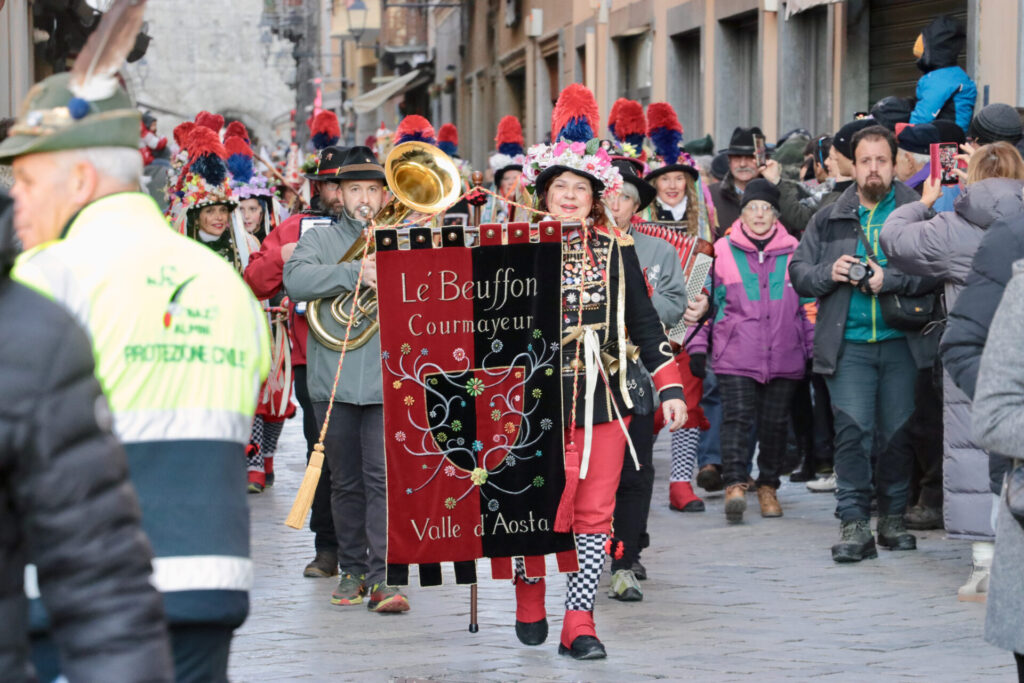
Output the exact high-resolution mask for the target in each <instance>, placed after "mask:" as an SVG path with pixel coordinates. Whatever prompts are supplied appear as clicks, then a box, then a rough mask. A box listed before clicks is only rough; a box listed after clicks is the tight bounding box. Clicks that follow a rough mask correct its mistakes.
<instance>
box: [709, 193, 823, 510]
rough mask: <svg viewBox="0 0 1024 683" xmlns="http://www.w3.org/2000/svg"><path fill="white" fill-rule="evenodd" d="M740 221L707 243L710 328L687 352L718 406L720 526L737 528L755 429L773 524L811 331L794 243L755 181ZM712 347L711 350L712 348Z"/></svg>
mask: <svg viewBox="0 0 1024 683" xmlns="http://www.w3.org/2000/svg"><path fill="white" fill-rule="evenodd" d="M740 207H741V208H740V217H739V218H737V219H736V222H735V223H733V224H732V227H731V229H730V230H729V234H727V235H726V236H725V237H722V238H721V239H719V240H717V241H716V242H715V265H714V271H713V277H712V280H713V283H714V295H713V296H714V307H715V311H716V312H717V313H716V315H715V317H714V320H713V321H710V322H709V323H708V324H707V325H705V326H704V327H702V328H701V330H700V332H698V333H697V336H696V337H694V340H693V342H691V344H690V346H689V351H690V354H691V356H690V363H691V367H694V368H695V370H694V374H695V375H697V376H698V377H700V376H703V371H704V368H705V362H706V354H707V353H708V352H709V351H708V346H709V344H710V346H711V350H710V353H711V367H712V369H714V372H715V375H716V377H717V378H718V388H719V391H720V392H721V396H722V437H721V439H722V470H723V471H722V474H723V477H724V479H725V487H726V488H725V518H726V520H727V521H729V522H732V523H736V522H740V521H742V520H743V513H744V511H745V510H746V507H747V504H746V499H745V494H746V492H747V488H748V475H747V464H748V462H749V457H750V452H751V437H752V432H753V431H754V428H755V424H756V431H757V434H756V437H757V441H758V443H759V444H760V452H759V455H758V459H757V469H758V475H757V482H756V487H757V500H758V503H759V504H760V507H761V516H762V517H781V516H782V506H781V505H780V504H779V499H778V497H777V495H776V491H777V490H778V488H779V484H780V480H779V475H780V474H781V473H782V460H783V456H784V455H785V453H786V431H787V428H788V426H789V420H790V406H791V404H792V400H793V393H794V392H795V391H796V388H797V386H798V385H799V383H800V381H801V380H803V378H804V376H805V374H806V367H807V360H808V358H809V357H810V355H811V349H812V339H813V336H814V331H813V327H812V326H811V323H810V322H809V321H808V319H807V315H806V313H805V311H804V307H803V306H802V305H801V302H800V297H799V296H798V295H797V293H796V292H795V291H794V290H793V287H792V286H791V285H790V283H789V277H788V275H787V268H786V266H787V264H788V263H789V260H790V259H791V258H792V256H793V252H794V251H796V248H797V241H796V238H794V237H793V236H791V235H790V234H789V233H788V232H787V231H786V228H785V227H784V226H783V225H782V223H781V222H780V221H779V189H778V188H777V187H775V185H773V184H772V183H771V182H769V181H768V180H765V179H763V178H755V179H754V180H751V181H750V182H749V183H748V184H747V188H746V190H745V191H744V192H743V199H742V203H741V205H740ZM712 339H713V341H711V340H712Z"/></svg>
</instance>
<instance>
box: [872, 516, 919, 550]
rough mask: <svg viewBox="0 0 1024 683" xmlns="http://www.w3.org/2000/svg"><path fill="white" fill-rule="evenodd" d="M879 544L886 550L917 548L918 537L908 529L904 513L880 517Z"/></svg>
mask: <svg viewBox="0 0 1024 683" xmlns="http://www.w3.org/2000/svg"><path fill="white" fill-rule="evenodd" d="M878 545H880V546H882V547H883V548H885V549H886V550H917V537H916V536H914V534H912V533H910V532H909V531H907V527H906V525H905V524H904V523H903V515H883V516H881V517H879V518H878Z"/></svg>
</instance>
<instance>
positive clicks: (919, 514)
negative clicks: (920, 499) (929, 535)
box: [903, 503, 942, 531]
mask: <svg viewBox="0 0 1024 683" xmlns="http://www.w3.org/2000/svg"><path fill="white" fill-rule="evenodd" d="M903 521H904V522H906V525H907V528H908V529H914V530H916V531H927V530H929V529H941V528H942V508H933V507H929V506H927V505H921V504H920V503H918V504H917V505H915V506H914V507H912V508H910V509H909V510H907V514H905V515H903Z"/></svg>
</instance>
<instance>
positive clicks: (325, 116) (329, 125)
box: [309, 109, 341, 152]
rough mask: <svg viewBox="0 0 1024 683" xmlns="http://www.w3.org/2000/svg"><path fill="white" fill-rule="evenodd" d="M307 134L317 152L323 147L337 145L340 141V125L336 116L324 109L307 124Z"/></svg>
mask: <svg viewBox="0 0 1024 683" xmlns="http://www.w3.org/2000/svg"><path fill="white" fill-rule="evenodd" d="M309 132H310V134H311V136H312V137H311V138H310V139H311V140H312V141H313V146H314V147H316V149H317V151H318V152H319V151H320V150H322V149H323V148H324V147H330V146H331V145H336V144H338V140H340V139H341V125H340V124H339V123H338V115H337V114H335V113H334V112H333V111H329V110H327V109H324V110H323V111H321V112H320V113H318V114H317V115H316V116H314V117H313V120H312V121H310V123H309Z"/></svg>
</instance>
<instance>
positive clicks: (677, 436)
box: [668, 427, 700, 481]
mask: <svg viewBox="0 0 1024 683" xmlns="http://www.w3.org/2000/svg"><path fill="white" fill-rule="evenodd" d="M698 446H700V429H698V428H696V427H693V428H689V429H680V430H677V431H674V432H672V471H671V472H670V473H669V475H668V480H669V481H692V480H693V471H694V470H695V469H696V468H697V448H698Z"/></svg>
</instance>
